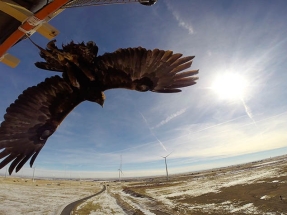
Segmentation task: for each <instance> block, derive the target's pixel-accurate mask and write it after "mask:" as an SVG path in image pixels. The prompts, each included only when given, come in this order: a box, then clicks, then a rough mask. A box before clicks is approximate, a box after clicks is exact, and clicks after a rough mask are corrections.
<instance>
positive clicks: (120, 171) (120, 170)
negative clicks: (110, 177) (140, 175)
mask: <svg viewBox="0 0 287 215" xmlns="http://www.w3.org/2000/svg"><path fill="white" fill-rule="evenodd" d="M118 170H119V181H121V174H122V175H123V171H122V155H121V163H120V168H119V169H118Z"/></svg>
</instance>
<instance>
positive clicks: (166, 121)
mask: <svg viewBox="0 0 287 215" xmlns="http://www.w3.org/2000/svg"><path fill="white" fill-rule="evenodd" d="M185 111H186V108H184V109H181V110H179V111H177V112H176V113H174V114H171V115H170V116H168V117H167V118H166V119H165V120H162V121H161V122H160V123H159V124H157V125H156V126H154V127H152V128H151V129H155V128H158V127H160V126H162V125H164V124H166V123H168V122H169V121H170V120H172V119H174V118H176V117H178V116H180V115H181V114H183V113H184V112H185Z"/></svg>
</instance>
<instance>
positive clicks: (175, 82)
mask: <svg viewBox="0 0 287 215" xmlns="http://www.w3.org/2000/svg"><path fill="white" fill-rule="evenodd" d="M38 48H39V49H40V50H41V52H40V56H41V57H42V58H44V59H45V62H37V63H36V64H35V65H36V66H37V67H39V68H41V69H46V70H52V71H57V72H61V73H62V77H59V76H53V77H50V78H47V79H46V80H45V81H44V82H41V83H40V84H38V85H37V86H33V87H29V88H28V89H26V90H25V91H24V92H23V93H22V94H21V95H20V96H19V97H18V99H17V100H16V101H15V102H14V103H12V104H11V105H10V107H8V108H7V110H6V112H7V113H6V114H5V115H4V121H3V122H2V123H1V127H0V150H2V151H1V152H0V159H2V161H1V163H0V169H1V168H3V167H4V166H6V165H7V164H8V163H10V162H11V164H10V167H9V174H11V173H12V172H13V170H14V169H15V168H16V172H18V171H19V170H20V169H21V168H22V167H23V165H24V164H25V163H26V162H27V161H28V160H29V159H30V158H31V160H30V166H31V167H32V165H33V163H34V161H35V159H36V157H37V155H38V154H39V152H40V151H41V149H42V148H43V146H44V145H45V143H46V141H47V140H48V138H49V137H50V136H51V135H52V134H53V133H54V132H55V131H56V129H57V128H58V126H59V125H60V124H61V122H62V121H63V120H64V118H65V117H66V116H67V115H68V114H69V113H70V112H71V111H72V110H73V109H74V108H75V107H76V106H77V105H78V104H80V103H81V102H83V101H91V102H96V103H98V104H99V105H101V106H103V104H104V101H105V95H104V93H103V92H104V91H105V90H108V89H113V88H125V89H130V90H137V91H141V92H144V91H152V92H158V93H176V92H180V91H181V90H180V89H179V88H182V87H187V86H190V85H193V84H195V83H196V82H195V81H196V80H197V77H195V76H194V75H195V74H197V73H198V70H190V71H183V70H185V69H187V68H189V67H190V66H191V64H192V59H193V58H194V56H189V57H182V54H174V53H173V52H172V51H163V50H159V49H154V50H146V49H144V48H141V47H138V48H127V49H118V50H117V51H115V52H113V53H106V54H104V55H102V56H97V53H98V47H97V46H96V44H95V43H94V42H88V43H87V44H85V43H80V44H75V43H73V42H71V43H69V44H67V45H63V46H62V49H59V48H57V47H56V45H55V41H51V42H49V43H48V44H47V48H46V49H42V48H41V47H39V46H38Z"/></svg>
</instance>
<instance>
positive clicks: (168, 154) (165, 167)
mask: <svg viewBox="0 0 287 215" xmlns="http://www.w3.org/2000/svg"><path fill="white" fill-rule="evenodd" d="M170 154H171V153H169V154H168V155H166V156H162V158H164V162H165V170H166V180H167V181H168V170H167V163H166V158H167V157H168V156H169V155H170Z"/></svg>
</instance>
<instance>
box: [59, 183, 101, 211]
mask: <svg viewBox="0 0 287 215" xmlns="http://www.w3.org/2000/svg"><path fill="white" fill-rule="evenodd" d="M105 190H106V186H105V185H104V186H103V189H102V190H101V191H100V192H98V193H96V194H93V195H91V196H88V197H85V198H83V199H80V200H77V201H75V202H72V203H70V204H68V205H67V206H66V207H65V208H64V209H63V211H62V213H61V214H60V215H70V214H71V212H72V210H73V209H74V208H75V207H76V205H78V204H80V203H82V202H83V201H85V200H87V199H89V198H92V197H94V196H96V195H99V194H101V193H102V192H104V191H105Z"/></svg>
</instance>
